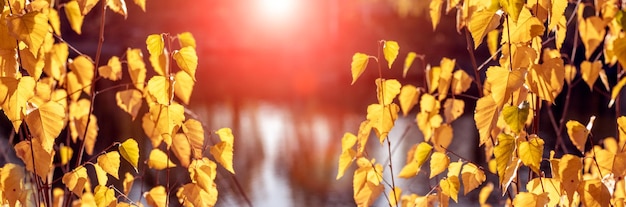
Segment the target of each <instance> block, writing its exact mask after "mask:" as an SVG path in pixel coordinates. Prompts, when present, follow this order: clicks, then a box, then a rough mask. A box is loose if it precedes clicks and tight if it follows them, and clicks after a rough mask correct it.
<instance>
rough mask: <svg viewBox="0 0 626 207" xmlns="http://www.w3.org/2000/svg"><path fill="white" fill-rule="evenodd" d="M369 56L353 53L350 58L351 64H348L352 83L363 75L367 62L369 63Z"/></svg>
mask: <svg viewBox="0 0 626 207" xmlns="http://www.w3.org/2000/svg"><path fill="white" fill-rule="evenodd" d="M369 58H370V57H369V56H368V55H366V54H363V53H358V52H357V53H354V55H353V56H352V63H351V64H350V68H351V69H350V70H351V71H352V83H351V85H354V82H356V80H357V79H359V77H360V76H361V74H363V71H365V68H367V62H368V61H369Z"/></svg>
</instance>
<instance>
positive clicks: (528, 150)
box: [518, 136, 544, 174]
mask: <svg viewBox="0 0 626 207" xmlns="http://www.w3.org/2000/svg"><path fill="white" fill-rule="evenodd" d="M531 137H532V138H530V139H529V140H528V141H523V142H521V143H520V144H519V149H518V154H519V158H520V159H521V160H522V162H523V163H524V165H526V166H528V167H529V168H530V169H531V170H533V171H534V172H535V173H537V174H539V173H540V169H539V167H541V160H542V157H543V144H544V142H543V139H541V138H539V137H536V136H535V137H533V136H531Z"/></svg>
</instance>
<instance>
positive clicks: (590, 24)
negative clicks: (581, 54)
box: [578, 16, 606, 60]
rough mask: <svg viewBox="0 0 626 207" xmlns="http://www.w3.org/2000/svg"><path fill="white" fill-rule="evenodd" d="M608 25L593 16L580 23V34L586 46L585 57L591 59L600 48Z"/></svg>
mask: <svg viewBox="0 0 626 207" xmlns="http://www.w3.org/2000/svg"><path fill="white" fill-rule="evenodd" d="M605 27H606V24H605V23H604V21H603V20H602V19H601V18H600V17H598V16H591V17H588V18H586V19H584V20H582V21H579V22H578V34H580V39H581V40H582V42H583V45H584V46H585V57H586V58H587V60H589V58H591V54H593V52H594V51H595V50H596V48H598V46H600V44H601V43H602V39H604V36H605V35H606V30H605Z"/></svg>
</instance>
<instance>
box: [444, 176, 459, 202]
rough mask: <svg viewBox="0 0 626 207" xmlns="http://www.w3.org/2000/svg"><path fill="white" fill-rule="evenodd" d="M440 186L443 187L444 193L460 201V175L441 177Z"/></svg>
mask: <svg viewBox="0 0 626 207" xmlns="http://www.w3.org/2000/svg"><path fill="white" fill-rule="evenodd" d="M439 187H441V192H442V193H443V194H446V195H447V196H450V197H451V198H452V200H454V202H457V203H458V202H459V201H458V199H459V189H460V188H461V182H460V181H459V177H458V176H452V177H448V178H444V179H441V181H439Z"/></svg>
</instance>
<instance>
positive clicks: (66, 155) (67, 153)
mask: <svg viewBox="0 0 626 207" xmlns="http://www.w3.org/2000/svg"><path fill="white" fill-rule="evenodd" d="M73 154H74V150H73V149H72V148H71V147H68V146H65V145H61V147H60V148H59V156H60V157H61V165H65V164H67V163H68V162H69V161H70V160H72V155H73Z"/></svg>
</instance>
